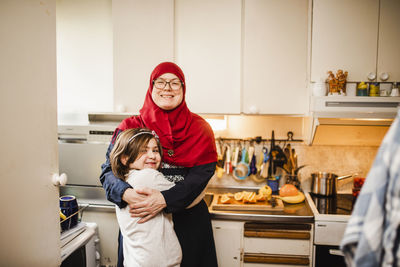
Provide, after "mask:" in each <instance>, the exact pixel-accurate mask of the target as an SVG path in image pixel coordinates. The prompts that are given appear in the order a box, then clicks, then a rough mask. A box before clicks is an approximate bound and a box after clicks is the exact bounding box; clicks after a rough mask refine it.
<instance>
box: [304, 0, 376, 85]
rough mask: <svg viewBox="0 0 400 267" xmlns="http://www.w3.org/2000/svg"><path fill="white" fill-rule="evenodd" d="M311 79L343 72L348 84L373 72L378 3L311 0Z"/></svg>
mask: <svg viewBox="0 0 400 267" xmlns="http://www.w3.org/2000/svg"><path fill="white" fill-rule="evenodd" d="M313 2H314V3H313V5H314V6H313V23H312V57H311V80H312V81H318V80H319V79H320V78H323V79H325V78H326V77H327V74H326V73H327V71H329V70H332V71H334V72H336V71H337V70H338V69H343V70H346V71H348V72H349V76H348V81H365V80H367V75H368V73H370V72H373V73H375V72H376V51H377V36H378V16H379V0H352V1H347V0H335V1H330V0H314V1H313Z"/></svg>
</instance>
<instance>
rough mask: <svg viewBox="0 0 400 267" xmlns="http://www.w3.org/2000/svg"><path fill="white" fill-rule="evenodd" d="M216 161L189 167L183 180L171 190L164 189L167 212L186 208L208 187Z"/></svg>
mask: <svg viewBox="0 0 400 267" xmlns="http://www.w3.org/2000/svg"><path fill="white" fill-rule="evenodd" d="M216 165H217V163H216V162H212V163H207V164H204V165H199V166H194V167H192V168H190V169H189V172H188V173H187V174H186V176H185V179H184V180H183V181H180V182H177V183H176V184H175V186H174V187H172V188H170V189H169V190H166V191H162V192H161V194H163V196H164V199H165V202H166V203H167V207H166V208H165V211H166V212H178V211H182V210H184V209H185V208H186V207H187V206H188V205H189V204H190V203H192V202H193V201H194V200H195V199H196V197H197V196H198V195H199V194H200V193H201V192H202V191H203V190H204V188H206V186H207V184H208V182H209V181H210V179H211V177H212V176H213V175H214V172H215V166H216Z"/></svg>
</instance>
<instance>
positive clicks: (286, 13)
mask: <svg viewBox="0 0 400 267" xmlns="http://www.w3.org/2000/svg"><path fill="white" fill-rule="evenodd" d="M244 3H245V4H244V47H243V107H242V109H243V112H244V113H259V114H304V113H306V112H307V111H308V91H307V55H308V53H307V37H308V1H307V0H282V1H275V0H245V1H244Z"/></svg>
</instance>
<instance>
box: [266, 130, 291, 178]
mask: <svg viewBox="0 0 400 267" xmlns="http://www.w3.org/2000/svg"><path fill="white" fill-rule="evenodd" d="M270 156H272V157H270V162H269V168H268V175H269V176H272V175H273V174H275V172H276V167H277V166H279V167H283V165H284V164H285V163H286V162H287V158H286V155H285V153H284V152H283V150H282V148H281V147H280V146H279V145H275V132H274V131H272V137H271V151H270Z"/></svg>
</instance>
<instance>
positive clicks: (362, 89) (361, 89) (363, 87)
mask: <svg viewBox="0 0 400 267" xmlns="http://www.w3.org/2000/svg"><path fill="white" fill-rule="evenodd" d="M357 96H368V85H367V84H366V83H365V82H360V83H359V84H358V86H357Z"/></svg>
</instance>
